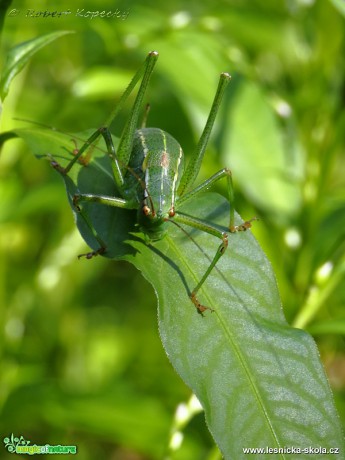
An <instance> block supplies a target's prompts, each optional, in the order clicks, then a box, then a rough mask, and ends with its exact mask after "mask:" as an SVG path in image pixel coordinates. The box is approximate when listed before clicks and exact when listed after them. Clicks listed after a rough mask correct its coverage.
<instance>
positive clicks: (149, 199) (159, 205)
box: [128, 128, 183, 240]
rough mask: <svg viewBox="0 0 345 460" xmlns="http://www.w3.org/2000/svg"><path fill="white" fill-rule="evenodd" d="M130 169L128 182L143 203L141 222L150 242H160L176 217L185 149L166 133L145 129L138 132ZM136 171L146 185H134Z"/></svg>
mask: <svg viewBox="0 0 345 460" xmlns="http://www.w3.org/2000/svg"><path fill="white" fill-rule="evenodd" d="M128 166H129V171H128V175H129V176H131V178H130V177H129V178H128V179H129V180H130V181H131V182H132V183H133V186H135V187H136V190H137V197H138V201H139V203H140V204H139V209H138V223H139V225H140V227H141V229H142V231H143V232H144V233H146V234H147V235H148V236H149V238H150V239H152V240H157V239H160V238H162V237H163V236H164V233H165V222H166V220H167V219H168V218H169V217H171V216H172V215H173V214H174V206H175V199H176V190H177V187H178V185H179V182H180V178H181V174H182V168H183V152H182V148H181V146H180V144H179V143H178V142H177V141H176V140H175V139H174V138H173V137H172V136H171V135H170V134H168V133H166V132H165V131H163V130H161V129H159V128H142V129H139V130H137V131H136V132H135V136H134V142H133V150H132V155H131V159H130V162H129V165H128ZM133 171H134V172H135V174H137V175H138V176H139V177H140V179H141V180H142V181H143V182H141V183H138V180H136V181H134V182H133ZM131 172H132V174H131ZM143 184H144V186H143Z"/></svg>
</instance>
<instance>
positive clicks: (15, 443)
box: [4, 433, 77, 455]
mask: <svg viewBox="0 0 345 460" xmlns="http://www.w3.org/2000/svg"><path fill="white" fill-rule="evenodd" d="M30 442H31V441H27V440H26V439H25V438H24V436H20V437H19V438H18V437H17V436H14V435H13V433H12V434H11V435H10V436H9V437H6V438H4V444H5V448H6V449H7V450H8V452H10V453H11V454H28V455H35V454H52V455H54V454H72V455H73V454H76V453H77V446H62V445H60V444H58V445H57V446H51V445H50V444H45V445H44V446H38V445H37V444H33V445H30Z"/></svg>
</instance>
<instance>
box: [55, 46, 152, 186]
mask: <svg viewBox="0 0 345 460" xmlns="http://www.w3.org/2000/svg"><path fill="white" fill-rule="evenodd" d="M157 58H158V53H157V52H156V51H151V52H150V53H149V54H148V56H147V58H146V60H145V62H144V64H143V66H142V67H141V68H140V69H139V70H138V72H137V73H136V74H135V75H134V77H133V78H132V80H131V82H130V84H129V85H128V87H127V89H126V90H125V92H124V93H123V95H122V96H121V98H120V101H119V102H118V103H117V105H116V107H115V109H114V110H113V111H112V113H111V114H110V116H109V117H108V118H107V120H106V122H105V126H104V127H102V128H99V129H97V130H96V131H95V132H94V133H93V134H92V135H91V136H90V137H89V138H88V139H87V141H86V142H85V144H84V145H83V146H82V147H81V148H80V149H79V150H74V157H73V159H72V160H71V161H70V162H69V163H68V165H67V166H66V167H65V168H63V167H61V165H59V163H58V162H56V161H55V160H53V161H52V162H51V163H52V166H53V167H54V168H55V169H56V170H57V171H58V172H60V173H61V174H64V175H66V174H68V172H69V171H70V170H71V168H72V167H73V165H74V164H75V163H76V162H77V161H79V162H80V158H81V156H82V155H83V153H84V152H85V151H86V150H87V149H89V148H90V147H92V145H93V144H94V143H95V142H96V141H97V139H98V138H99V136H100V135H102V136H103V138H104V140H105V143H106V145H107V148H108V153H109V155H110V156H111V157H112V159H113V160H114V161H113V162H112V167H113V174H114V179H115V182H116V184H117V186H118V187H121V186H122V185H123V183H124V179H123V174H122V172H123V171H124V170H125V169H126V167H127V164H128V160H129V157H130V154H131V149H132V143H133V136H134V132H135V129H136V127H137V124H138V117H139V110H140V108H141V104H142V100H143V97H144V94H145V91H146V88H147V85H148V82H149V80H150V76H151V73H152V71H153V68H154V65H155V63H156V61H157ZM141 77H142V81H141V85H140V88H139V90H138V94H137V97H136V99H135V103H134V106H133V109H132V113H131V116H130V118H129V121H128V123H127V124H126V126H125V129H124V131H123V133H122V136H121V139H120V144H119V152H118V155H117V156H116V155H115V148H114V146H113V142H112V139H111V134H110V132H109V129H108V126H110V125H111V124H112V122H113V121H114V119H115V117H116V116H117V114H118V113H119V111H120V110H121V108H122V106H123V104H124V103H125V101H126V100H127V99H128V97H129V95H130V94H131V92H132V91H133V89H134V87H135V85H136V84H137V82H138V80H139V79H140V78H141Z"/></svg>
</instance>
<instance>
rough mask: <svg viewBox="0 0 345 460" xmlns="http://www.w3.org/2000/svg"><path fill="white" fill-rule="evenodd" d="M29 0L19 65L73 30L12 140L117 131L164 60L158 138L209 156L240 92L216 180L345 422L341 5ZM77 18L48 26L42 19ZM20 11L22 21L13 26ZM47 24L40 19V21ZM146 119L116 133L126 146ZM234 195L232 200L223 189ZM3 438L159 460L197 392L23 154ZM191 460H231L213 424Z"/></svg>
mask: <svg viewBox="0 0 345 460" xmlns="http://www.w3.org/2000/svg"><path fill="white" fill-rule="evenodd" d="M96 3H97V2H95V1H87V0H84V1H83V2H82V1H80V0H75V1H74V2H73V4H71V2H67V1H65V0H64V1H61V2H59V3H58V2H54V5H52V2H47V1H46V2H44V1H42V2H40V5H39V7H37V8H36V6H35V5H34V4H33V3H32V2H30V1H29V0H22V1H15V0H14V1H13V2H12V4H11V6H10V8H9V10H8V13H7V15H6V17H5V22H4V29H3V35H2V56H1V59H2V65H3V63H4V61H5V58H6V54H7V53H8V51H9V49H10V48H11V47H12V46H14V45H16V44H19V43H21V42H23V41H26V40H30V39H32V38H35V37H37V36H40V35H42V34H44V33H48V32H53V31H60V30H73V31H75V32H76V33H74V34H70V35H67V36H65V37H61V38H59V39H58V40H57V41H55V42H53V43H51V44H50V45H48V46H47V47H45V48H43V49H41V50H40V51H39V52H38V53H37V54H36V55H35V56H34V57H33V58H32V60H31V61H30V63H29V65H28V66H26V67H25V68H24V70H23V71H22V73H21V74H20V75H18V76H17V77H16V78H15V79H14V81H13V83H12V86H11V88H10V91H9V94H8V96H7V98H6V101H5V103H4V106H3V110H2V119H1V131H2V132H3V131H7V130H9V129H11V128H13V127H18V126H23V125H24V123H23V122H19V121H17V120H13V117H18V118H26V119H30V120H33V121H39V122H42V123H46V124H48V125H52V126H55V127H58V128H59V129H61V130H66V131H73V132H77V131H78V130H84V129H88V128H97V127H99V126H100V125H102V123H103V122H104V120H105V119H106V117H107V115H108V114H109V112H110V111H111V109H112V108H113V106H114V104H115V103H116V100H117V98H118V97H119V96H120V94H121V93H122V91H123V90H124V88H125V86H126V85H127V84H128V82H129V80H130V78H131V76H132V75H133V74H134V72H135V71H136V70H137V69H138V67H139V66H140V64H141V63H142V61H143V60H144V58H145V56H146V54H147V52H148V51H150V50H151V49H156V50H157V51H159V52H160V58H159V62H158V65H157V68H156V70H155V74H154V76H153V79H152V82H151V84H150V89H149V91H148V94H147V99H148V101H149V102H150V103H151V112H150V115H149V124H150V125H152V126H157V127H161V128H162V129H164V130H166V131H168V132H170V133H171V134H172V135H174V137H175V138H176V139H178V140H179V142H180V143H181V145H182V147H183V148H184V151H185V153H186V156H188V153H189V152H191V150H192V149H193V146H194V145H195V143H196V141H197V140H198V136H199V135H200V132H201V129H202V126H203V124H204V123H205V118H206V116H207V113H208V110H209V107H210V104H211V101H212V97H213V94H214V90H215V87H216V84H217V80H218V75H219V73H220V72H221V71H228V72H230V73H231V74H232V76H233V82H232V84H231V85H230V88H229V90H228V96H227V100H226V101H225V103H224V104H223V107H222V111H221V112H222V113H221V114H220V116H219V119H218V124H217V129H216V130H215V135H214V136H213V144H212V145H211V146H210V148H209V151H208V154H207V157H206V159H205V162H204V167H203V170H202V171H201V174H200V178H199V179H200V181H201V180H202V178H206V177H209V176H210V174H211V173H214V172H216V171H217V170H218V169H220V168H221V167H223V166H225V165H227V166H230V167H231V169H232V170H233V176H234V181H235V185H236V192H237V202H236V203H237V206H236V207H237V210H238V211H239V212H240V213H241V214H242V216H243V217H245V218H250V217H252V216H253V215H257V216H258V217H260V219H261V220H260V222H258V223H257V224H256V225H255V228H254V233H255V234H256V236H257V238H258V239H259V241H260V243H261V244H262V246H263V247H264V250H265V251H266V253H267V255H268V256H269V258H270V260H271V262H272V264H273V267H274V270H275V272H276V276H277V280H278V284H279V288H280V291H281V296H282V301H283V305H284V311H285V314H286V317H287V318H288V320H289V322H291V323H292V324H295V325H296V326H298V327H302V328H306V329H307V330H309V331H310V332H311V333H312V334H313V335H314V337H315V339H316V340H317V342H318V345H319V349H320V352H321V356H322V359H323V362H324V364H325V367H326V371H327V372H328V375H329V378H330V383H331V386H332V388H333V391H334V394H335V399H336V403H337V406H338V408H339V413H340V416H341V418H342V420H343V423H344V422H345V398H344V393H345V350H344V339H343V336H344V334H345V313H344V303H345V289H344V273H345V256H344V248H345V243H344V233H345V230H344V228H345V205H344V202H345V201H344V199H345V188H344V182H345V179H344V178H345V161H344V154H345V152H344V149H345V142H344V133H345V111H344V105H345V96H344V94H345V79H344V75H345V60H344V56H345V49H344V38H345V24H344V15H345V11H344V7H343V3H342V2H340V1H339V0H333V1H331V0H284V1H283V0H282V1H280V2H276V1H274V0H268V1H266V0H221V1H218V2H213V1H211V0H208V1H206V2H202V3H201V2H197V1H192V2H188V4H186V2H183V3H182V2H181V1H178V0H174V1H172V2H167V3H164V4H160V5H159V6H157V3H156V2H153V1H147V2H145V4H143V3H142V2H138V1H135V0H133V1H125V0H123V1H119V2H114V1H110V0H109V1H106V0H105V1H104V2H102V9H104V10H106V11H113V12H115V10H116V9H118V10H119V11H120V12H121V13H122V14H124V17H125V16H126V15H127V13H129V14H128V15H127V16H126V19H121V18H114V17H113V18H93V19H91V18H87V17H85V16H84V17H83V16H77V15H76V12H77V10H78V8H79V9H80V10H84V11H83V12H81V13H82V14H84V15H85V13H86V12H87V11H88V10H91V11H97V10H99V9H100V6H99V5H96ZM33 9H34V10H35V12H37V11H45V10H46V9H47V10H48V11H51V12H53V11H68V10H69V11H71V13H70V14H65V15H61V16H60V17H42V16H41V17H34V16H33V14H34V13H32V11H31V12H30V11H29V10H33ZM12 11H14V12H15V13H13V12H12ZM28 11H29V13H28ZM130 107H131V105H130V103H129V104H128V106H127V107H126V109H125V110H124V113H123V114H122V116H121V117H120V119H119V123H118V125H117V126H115V128H114V132H115V134H117V135H119V134H120V132H121V128H122V127H123V123H124V121H125V120H126V117H127V116H128V112H129V110H130ZM219 187H220V188H219V190H218V191H220V192H221V193H224V190H222V188H221V187H222V185H221V184H220V185H219ZM0 202H1V207H0V317H1V326H2V327H1V336H0V340H1V348H0V350H1V355H0V359H1V369H2V371H1V380H0V411H1V416H0V427H1V429H0V434H2V436H3V437H5V436H8V435H9V434H10V432H14V433H15V434H16V435H18V436H19V435H23V436H24V437H25V438H26V439H30V440H32V443H35V442H36V443H37V444H40V443H41V444H45V443H50V444H76V445H77V446H78V449H79V453H80V458H83V459H93V458H104V459H108V458H111V459H124V460H126V459H159V458H162V456H163V452H164V450H165V449H166V448H167V446H168V443H169V437H170V429H171V427H172V426H173V424H174V422H173V414H174V411H175V408H176V406H177V405H178V404H179V403H180V402H181V401H186V400H188V398H189V395H190V391H189V390H188V388H186V387H185V385H184V384H183V383H182V381H181V380H180V379H179V377H178V376H177V375H176V374H175V373H174V371H173V370H172V368H171V366H170V364H169V362H168V360H167V358H166V356H165V355H164V352H163V350H162V347H161V344H160V340H159V337H158V332H157V325H156V300H155V297H154V294H153V290H152V288H151V287H150V286H149V285H148V284H147V283H146V282H145V280H144V279H143V278H142V277H141V275H140V273H139V272H137V271H136V270H135V269H134V268H133V267H132V266H130V265H129V264H125V263H119V262H116V263H114V262H112V261H108V260H106V259H102V258H97V259H95V260H93V261H92V262H90V261H87V260H80V261H78V260H77V255H78V254H79V253H81V252H85V249H86V248H85V245H84V243H83V242H82V241H81V239H80V237H79V236H78V233H77V230H76V229H75V228H74V223H73V219H72V215H71V211H70V208H69V205H68V203H67V200H66V198H65V194H64V189H63V184H62V181H61V179H60V178H59V177H58V175H57V174H56V173H54V171H52V170H51V168H50V167H49V165H48V163H45V162H39V161H36V160H35V158H34V157H33V156H32V155H31V154H30V152H28V149H27V147H26V146H25V145H24V144H23V143H22V142H21V141H19V140H15V141H10V142H8V143H7V145H6V146H5V148H4V149H3V151H2V153H1V157H0ZM184 435H185V438H184V441H183V443H182V445H181V447H180V448H179V449H178V450H176V451H175V452H174V453H172V455H171V457H172V458H173V459H178V460H180V459H181V460H182V459H206V458H209V459H211V458H217V453H216V452H215V451H214V447H213V442H212V439H211V437H210V435H209V434H208V432H207V429H206V428H205V426H204V422H203V417H202V415H201V414H199V415H197V416H196V417H194V418H193V419H192V421H191V422H190V423H189V424H188V426H187V427H186V428H185V429H184Z"/></svg>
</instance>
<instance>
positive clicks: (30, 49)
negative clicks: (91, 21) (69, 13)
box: [0, 30, 72, 99]
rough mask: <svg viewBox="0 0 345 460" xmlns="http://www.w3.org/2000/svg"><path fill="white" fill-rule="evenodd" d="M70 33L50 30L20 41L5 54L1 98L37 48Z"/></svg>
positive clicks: (0, 90)
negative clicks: (22, 41)
mask: <svg viewBox="0 0 345 460" xmlns="http://www.w3.org/2000/svg"><path fill="white" fill-rule="evenodd" d="M70 33H72V32H71V31H65V30H61V31H57V32H51V33H49V34H46V35H42V36H40V37H37V38H34V39H32V40H28V41H26V42H24V43H20V44H19V45H17V46H15V47H14V48H12V49H11V50H10V51H9V52H8V54H7V61H6V63H5V66H4V68H3V71H2V76H1V84H0V95H1V98H2V99H5V97H6V96H7V94H8V91H9V87H10V84H11V81H12V80H13V78H14V77H15V76H16V75H17V74H18V73H19V72H20V71H21V70H22V69H23V67H24V66H25V64H26V63H27V62H28V61H29V60H30V59H31V58H32V56H33V55H34V54H35V53H36V52H37V51H38V50H40V49H41V48H42V47H43V46H46V45H48V44H49V43H50V42H52V41H53V40H56V39H57V38H59V37H62V36H63V35H66V34H70Z"/></svg>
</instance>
